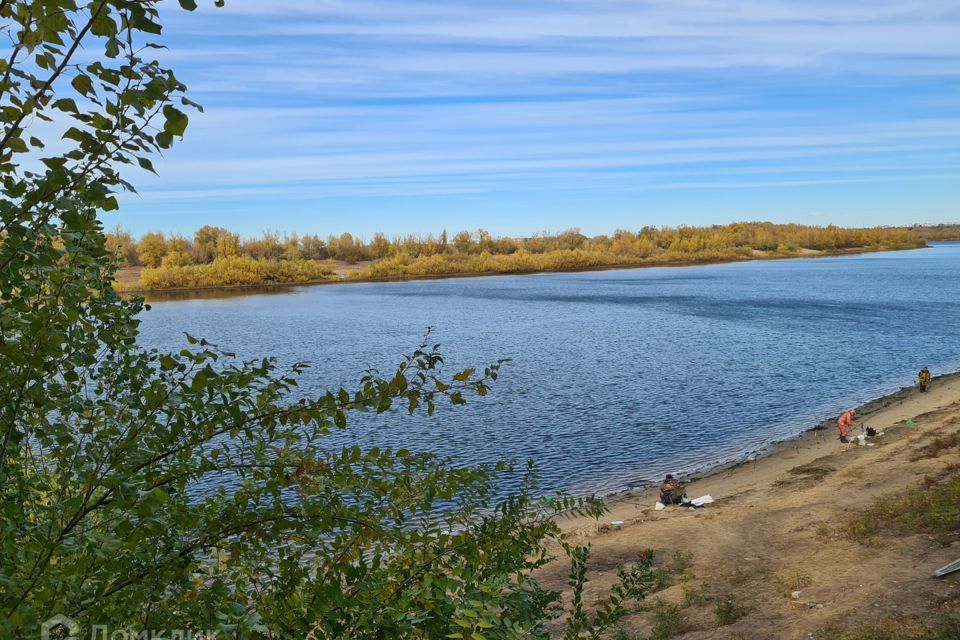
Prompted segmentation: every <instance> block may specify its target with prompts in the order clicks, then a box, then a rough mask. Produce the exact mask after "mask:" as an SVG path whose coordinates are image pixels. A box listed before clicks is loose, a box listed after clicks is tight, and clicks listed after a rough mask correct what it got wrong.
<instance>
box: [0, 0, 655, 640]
mask: <svg viewBox="0 0 960 640" xmlns="http://www.w3.org/2000/svg"><path fill="white" fill-rule="evenodd" d="M157 4H158V3H157V2H154V1H152V0H137V1H133V0H93V1H92V2H90V3H89V4H86V5H84V6H82V7H81V6H79V5H77V4H76V3H75V2H73V0H47V1H44V2H36V1H27V0H19V1H18V0H0V17H2V19H3V21H4V22H3V25H2V26H0V30H3V31H4V32H5V34H6V35H8V36H9V37H10V38H11V39H12V41H13V43H14V45H13V47H12V49H11V50H10V51H9V52H7V54H6V55H7V56H8V57H7V59H6V61H5V62H4V65H5V66H4V67H3V68H0V74H2V79H0V83H2V86H0V91H2V99H3V103H2V106H0V109H2V113H3V116H4V118H3V133H2V138H0V176H2V192H0V637H2V638H5V639H6V638H13V639H19V638H31V639H33V638H37V637H39V630H40V627H41V624H42V623H43V621H44V620H46V619H48V618H50V617H51V616H54V615H65V616H69V617H71V618H73V619H74V620H75V621H76V622H77V623H79V624H80V626H81V629H82V632H83V633H91V632H92V630H93V629H95V628H96V627H100V628H102V629H104V630H105V631H107V632H108V633H109V634H110V636H111V637H117V636H116V635H115V634H116V633H120V634H122V635H124V636H126V635H127V634H128V633H133V634H135V635H140V634H141V633H146V634H147V636H150V637H155V636H157V635H159V636H162V637H172V636H174V635H181V636H182V635H183V634H184V633H186V632H200V631H206V630H212V631H214V632H216V633H217V634H218V635H220V636H223V637H231V638H304V637H309V638H315V639H325V638H330V639H332V638H345V637H349V638H396V637H411V638H437V637H451V638H456V637H464V638H472V639H473V640H481V639H482V638H518V637H524V638H546V637H547V632H546V630H545V626H546V625H547V624H548V623H550V622H551V621H558V624H559V620H560V619H565V621H566V625H565V628H566V629H567V632H566V635H567V637H568V638H571V639H572V638H588V637H589V638H596V637H598V636H599V634H601V633H603V631H604V630H605V629H607V628H609V627H610V625H612V624H614V623H615V622H616V621H617V619H618V618H619V617H620V616H622V614H623V611H624V603H625V602H626V601H627V600H629V599H633V598H639V597H642V596H643V595H644V594H645V592H646V591H647V589H648V588H649V587H648V584H649V581H650V575H649V573H650V562H651V558H650V556H649V555H646V556H644V557H642V558H640V559H639V560H638V562H637V563H636V564H635V565H633V566H631V567H628V568H625V569H623V570H622V571H621V573H620V581H619V583H618V585H617V586H616V587H615V588H614V589H613V591H612V592H611V593H610V594H609V596H608V597H607V598H606V599H605V600H604V601H602V602H601V603H599V604H598V605H597V606H596V607H595V608H594V607H591V608H588V607H586V606H585V605H584V604H583V598H582V594H583V584H584V582H585V580H586V573H585V567H586V562H587V558H588V551H587V550H586V549H583V548H579V547H575V546H572V545H570V544H569V543H568V542H567V541H566V540H564V538H563V536H562V534H561V532H560V530H559V528H558V526H557V524H556V521H555V517H557V516H560V515H564V514H568V513H584V514H590V515H598V514H599V513H600V512H601V510H602V506H601V505H599V504H596V503H594V502H593V501H589V500H574V499H572V498H569V497H565V496H559V497H557V498H556V499H554V500H553V501H547V502H542V501H536V500H534V499H533V496H534V495H535V493H534V492H535V489H536V481H535V474H534V473H532V472H531V473H528V474H527V476H526V481H525V483H524V485H523V487H524V490H523V491H521V492H520V493H519V494H518V495H516V496H513V497H510V498H508V499H505V500H496V499H495V498H494V497H493V495H494V494H493V493H492V487H493V485H494V483H495V482H496V480H497V477H498V475H499V474H501V473H504V472H506V471H507V469H506V468H504V467H480V468H463V467H458V466H455V465H452V464H451V463H449V462H448V461H445V460H440V459H437V458H436V457H434V456H432V455H430V454H429V453H416V452H409V451H403V450H399V451H393V450H382V449H376V448H368V449H361V448H359V447H352V448H343V449H335V448H332V447H330V446H329V445H328V442H329V439H328V435H329V434H330V433H331V432H332V431H334V430H342V429H346V428H348V423H349V420H350V418H351V417H352V416H353V415H354V414H356V413H357V412H381V413H382V412H386V411H393V412H394V414H393V415H395V416H396V417H397V419H401V418H402V416H401V415H400V414H402V412H403V411H404V410H405V411H406V412H409V413H414V412H426V413H428V414H433V412H434V411H435V409H436V406H437V403H439V402H441V401H444V402H449V403H451V404H453V405H459V404H463V403H464V402H466V401H467V399H468V398H469V397H471V396H483V395H485V394H486V393H487V392H488V391H489V388H490V387H489V385H490V383H491V382H492V381H493V380H495V379H496V377H497V374H498V371H499V368H500V366H501V363H495V364H492V365H490V366H488V367H486V368H485V369H483V370H481V371H477V370H474V369H467V370H465V371H460V372H457V373H453V374H450V373H446V372H445V371H444V362H443V358H442V356H441V355H440V353H439V351H438V350H437V348H436V346H432V345H428V344H426V343H425V344H424V345H421V347H420V348H418V349H417V350H416V351H415V352H414V353H412V354H411V355H410V356H409V357H407V358H405V359H404V360H403V361H402V362H401V363H400V364H399V366H398V367H397V368H396V370H394V371H390V372H388V373H387V374H386V375H384V374H381V373H379V372H375V371H371V372H368V374H367V375H365V376H364V377H363V378H362V379H361V380H360V381H359V383H358V384H357V385H356V387H355V388H352V389H345V388H344V389H338V390H335V391H331V392H329V393H325V394H321V395H319V396H317V397H312V398H309V397H304V396H303V394H300V393H299V392H298V390H297V380H298V377H299V375H300V374H301V373H302V372H303V370H304V368H305V367H306V365H304V364H297V365H293V366H292V367H291V368H289V369H287V370H280V369H278V367H277V364H276V363H275V362H274V361H273V360H272V359H269V358H267V359H262V360H259V359H258V360H251V361H244V362H240V361H237V360H236V359H235V358H234V357H233V356H231V355H230V354H229V353H226V352H224V351H222V350H219V349H217V348H216V347H215V346H213V345H210V344H207V343H206V342H204V341H202V340H196V339H193V338H189V339H188V340H187V342H189V345H188V346H187V347H186V348H185V349H183V350H182V351H180V352H178V353H160V352H157V351H149V350H145V349H143V348H141V347H139V346H138V345H137V326H138V320H137V316H138V314H139V313H140V312H141V310H142V303H141V302H140V301H138V300H132V301H124V300H121V299H118V298H117V296H116V295H115V293H114V292H113V289H112V286H111V285H112V278H113V272H112V270H111V264H112V263H113V261H114V254H113V253H112V250H111V249H110V248H108V247H107V244H106V237H105V234H104V232H103V229H102V227H101V225H100V222H99V221H98V217H97V212H98V211H102V210H112V209H115V208H117V201H116V199H115V195H114V192H115V191H116V190H119V189H132V186H130V185H129V183H127V182H126V181H125V180H124V179H123V178H121V176H120V174H119V172H118V169H119V168H121V167H122V166H123V165H139V166H141V167H143V168H145V169H147V170H150V169H152V164H151V160H150V157H151V155H152V154H153V153H154V152H156V151H157V150H159V149H165V148H168V147H170V146H171V145H172V144H173V142H174V139H175V138H176V137H179V136H180V135H182V134H183V133H184V131H185V129H186V127H187V123H188V116H187V114H186V113H184V111H182V110H181V109H180V108H179V107H178V106H175V103H176V104H179V105H180V107H184V106H186V107H189V106H191V105H192V103H190V102H189V100H187V99H186V98H185V97H184V96H183V91H184V90H185V88H184V86H183V85H182V84H181V83H180V82H179V81H177V79H176V77H175V76H174V74H173V73H172V72H171V71H169V70H167V69H164V68H163V67H162V66H161V65H160V64H159V63H157V62H156V61H154V60H152V59H150V58H145V57H144V56H147V55H149V54H150V51H151V50H152V49H151V47H149V46H145V45H144V43H142V42H141V40H142V39H144V38H149V35H150V34H158V33H159V32H160V28H161V27H160V23H159V22H160V15H159V13H158V11H157ZM180 4H181V5H182V6H183V7H185V8H187V9H193V8H195V7H196V3H195V2H193V1H192V0H180ZM217 4H222V2H218V3H217ZM79 51H82V52H83V57H82V59H81V58H80V57H79V55H78V53H77V52H79ZM38 123H39V125H38ZM51 132H52V133H51ZM41 135H42V136H52V137H50V138H49V140H57V145H56V149H57V151H56V152H55V153H47V152H46V151H45V141H44V140H42V139H41V138H40V137H38V136H41ZM59 138H62V139H63V142H60V141H59ZM51 146H53V145H51ZM24 167H28V168H26V169H25V168H24ZM218 246H219V245H218ZM222 248H223V249H224V250H225V251H226V250H227V247H226V246H224V247H222ZM550 544H555V548H556V549H557V550H558V551H560V552H563V553H565V554H566V555H568V556H569V558H570V561H571V567H572V571H571V588H572V591H573V594H574V605H573V606H572V607H571V608H570V609H569V610H567V611H566V612H565V611H564V608H563V606H562V604H561V599H560V594H559V593H558V592H557V591H553V590H549V589H545V588H542V587H541V586H540V585H538V584H537V582H536V581H535V580H533V579H532V577H531V575H530V572H531V571H532V570H533V569H535V568H536V567H538V566H540V565H541V564H542V563H544V562H545V561H547V559H548V553H547V549H548V545H550Z"/></svg>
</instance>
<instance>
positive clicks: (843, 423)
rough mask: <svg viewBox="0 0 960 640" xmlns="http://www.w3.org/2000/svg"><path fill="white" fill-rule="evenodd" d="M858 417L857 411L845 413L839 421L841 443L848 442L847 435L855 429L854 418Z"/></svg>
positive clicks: (852, 410)
mask: <svg viewBox="0 0 960 640" xmlns="http://www.w3.org/2000/svg"><path fill="white" fill-rule="evenodd" d="M855 415H857V412H856V410H855V409H850V410H849V411H844V412H843V415H841V416H840V418H839V419H838V420H837V427H838V428H839V429H840V442H847V434H849V433H850V429H853V416H855Z"/></svg>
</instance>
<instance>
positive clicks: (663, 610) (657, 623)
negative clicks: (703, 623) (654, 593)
mask: <svg viewBox="0 0 960 640" xmlns="http://www.w3.org/2000/svg"><path fill="white" fill-rule="evenodd" d="M685 628H686V624H685V623H684V620H683V614H682V613H681V612H680V607H679V606H677V605H675V604H669V603H667V602H664V601H662V600H658V601H657V602H656V603H655V604H654V607H653V629H652V630H651V635H650V639H651V640H669V639H670V638H673V637H674V636H676V635H679V634H681V633H683V632H684V631H685Z"/></svg>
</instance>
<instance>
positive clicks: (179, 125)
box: [163, 105, 190, 136]
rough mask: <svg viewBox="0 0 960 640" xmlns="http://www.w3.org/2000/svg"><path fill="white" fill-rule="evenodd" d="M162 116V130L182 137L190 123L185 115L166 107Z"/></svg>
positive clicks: (169, 106) (174, 108) (178, 110)
mask: <svg viewBox="0 0 960 640" xmlns="http://www.w3.org/2000/svg"><path fill="white" fill-rule="evenodd" d="M163 115H164V117H165V118H166V121H165V122H164V123H163V130H164V131H166V132H167V133H169V134H171V135H174V136H182V135H183V133H184V132H185V131H186V130H187V124H188V123H189V122H190V118H188V117H187V114H185V113H184V112H183V111H180V109H177V108H176V107H173V106H171V105H167V106H165V107H164V108H163Z"/></svg>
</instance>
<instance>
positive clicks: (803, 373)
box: [142, 243, 960, 492]
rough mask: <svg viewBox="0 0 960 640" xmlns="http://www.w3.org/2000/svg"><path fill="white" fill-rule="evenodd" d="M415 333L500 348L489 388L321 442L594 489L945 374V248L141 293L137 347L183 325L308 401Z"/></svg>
mask: <svg viewBox="0 0 960 640" xmlns="http://www.w3.org/2000/svg"><path fill="white" fill-rule="evenodd" d="M427 326H432V327H434V328H435V336H434V337H435V338H436V340H437V341H438V342H440V343H441V344H442V345H443V347H444V352H445V354H446V356H447V359H448V362H449V363H450V364H451V365H453V366H455V367H457V368H465V367H467V366H473V365H481V366H482V365H483V364H485V363H488V362H492V361H494V360H496V359H498V358H501V357H509V358H512V362H511V363H510V364H509V365H507V366H506V367H505V368H504V370H503V375H502V377H501V378H500V381H499V382H498V383H497V384H496V386H495V388H494V393H493V394H492V395H490V396H488V397H487V398H481V399H473V400H472V402H471V403H470V404H469V405H468V406H466V407H460V408H451V409H445V410H442V411H439V412H438V414H437V415H436V416H435V417H434V418H432V419H427V418H426V417H425V416H424V417H422V418H421V417H416V416H415V417H408V416H406V415H405V414H401V413H393V412H391V413H388V414H384V415H383V416H361V417H360V420H355V421H354V422H353V423H351V427H350V428H349V429H348V431H346V432H344V433H338V434H336V435H334V436H332V437H331V445H332V446H336V447H339V446H341V445H342V444H352V443H356V444H360V445H363V446H372V445H377V446H390V447H395V448H398V447H404V448H408V449H420V450H431V451H436V452H439V453H442V454H449V455H452V456H455V457H456V458H457V459H458V461H460V462H463V463H474V462H491V461H495V460H502V459H511V460H516V461H519V462H522V461H525V460H526V459H530V458H532V459H534V460H536V461H537V462H538V463H539V465H540V467H541V469H542V476H543V481H544V485H545V488H546V489H557V488H568V489H572V490H574V491H576V492H587V491H598V492H608V491H613V490H618V489H622V488H626V487H629V486H634V485H636V484H639V483H642V482H644V481H646V480H649V479H652V478H655V477H658V476H660V475H662V473H664V472H665V471H683V470H690V469H694V468H698V467H703V466H705V465H711V464H714V463H717V462H721V461H727V460H730V459H732V458H734V457H736V456H738V455H741V454H743V453H744V452H746V451H752V450H756V449H759V448H762V447H763V446H764V445H765V444H768V443H770V442H773V441H776V440H782V439H784V438H788V437H790V436H793V435H796V434H797V433H799V432H800V431H802V430H803V429H805V428H807V427H809V426H811V425H812V424H813V423H815V422H817V421H819V420H820V419H822V418H824V417H826V416H827V415H828V414H834V413H837V412H839V411H840V410H841V409H842V408H845V407H848V406H853V405H856V404H859V403H861V402H864V401H867V400H869V399H872V398H874V397H877V396H879V395H882V394H885V393H888V392H891V391H893V390H896V389H898V388H899V387H901V386H904V385H907V384H911V383H912V382H913V381H914V379H915V375H916V372H917V370H919V369H920V367H922V366H924V365H926V366H929V367H930V369H931V370H932V371H933V372H934V374H937V373H942V372H946V371H952V370H955V369H958V368H960V243H940V244H937V245H936V246H934V247H932V248H930V249H924V250H918V251H904V252H895V253H880V254H868V255H862V256H847V257H837V258H818V259H798V260H782V261H758V262H741V263H734V264H723V265H711V266H701V267H681V268H676V267H675V268H651V269H635V270H626V271H605V272H591V273H574V274H543V275H533V276H503V277H485V278H469V279H452V280H431V281H419V282H402V283H384V284H352V285H338V286H317V287H300V288H294V289H292V290H290V291H288V292H285V293H282V294H277V293H274V294H263V295H249V296H241V297H229V298H222V299H207V300H187V301H170V302H154V303H153V308H152V310H151V311H149V312H147V313H145V314H144V322H143V335H142V342H143V343H144V344H145V345H148V346H155V347H159V348H162V349H171V350H172V349H175V350H179V349H181V348H182V347H183V346H184V345H185V340H184V338H183V332H189V333H191V334H192V335H195V336H202V337H205V338H207V339H208V340H210V341H211V342H214V343H216V344H218V345H219V346H220V347H222V348H224V349H227V350H231V351H235V352H236V353H237V354H238V356H239V357H260V356H263V355H269V354H273V355H276V356H278V357H279V359H280V361H281V362H283V363H291V362H296V361H303V360H306V361H310V362H311V363H312V364H313V367H312V368H311V369H310V370H309V371H308V373H307V374H306V377H305V379H304V380H303V381H302V388H303V389H304V390H306V391H316V392H320V391H321V390H324V389H326V388H328V387H329V386H331V385H339V384H346V385H349V384H350V383H351V382H352V381H355V380H357V379H359V377H360V376H361V375H362V372H363V371H364V370H365V369H367V368H369V367H376V368H379V369H381V370H382V371H389V370H390V368H391V367H392V366H393V365H394V364H396V363H397V362H399V360H400V357H401V356H402V354H404V353H407V352H409V351H411V350H412V349H413V348H415V347H416V345H417V344H418V343H419V340H420V337H421V335H422V333H423V330H424V328H425V327H427ZM507 484H508V485H509V482H508V483H507ZM505 488H508V486H507V487H505Z"/></svg>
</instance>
